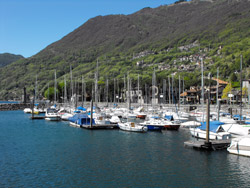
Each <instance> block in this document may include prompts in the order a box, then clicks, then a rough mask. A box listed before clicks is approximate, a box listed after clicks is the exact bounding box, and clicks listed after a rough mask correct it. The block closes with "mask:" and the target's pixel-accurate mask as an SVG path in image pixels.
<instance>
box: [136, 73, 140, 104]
mask: <svg viewBox="0 0 250 188" xmlns="http://www.w3.org/2000/svg"><path fill="white" fill-rule="evenodd" d="M137 81H138V83H137V84H138V88H137V103H138V104H139V98H140V96H139V91H140V90H139V88H140V80H139V74H138V80H137Z"/></svg>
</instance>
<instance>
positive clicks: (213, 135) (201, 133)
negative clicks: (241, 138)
mask: <svg viewBox="0 0 250 188" xmlns="http://www.w3.org/2000/svg"><path fill="white" fill-rule="evenodd" d="M222 125H224V123H223V122H220V121H210V123H209V138H210V139H211V140H227V139H230V138H231V134H230V133H229V132H226V131H225V130H224V129H223V127H222ZM206 128H207V127H206V122H201V126H199V127H197V128H189V130H190V133H191V135H192V136H194V137H196V138H201V139H206Z"/></svg>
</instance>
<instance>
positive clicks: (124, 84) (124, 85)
mask: <svg viewBox="0 0 250 188" xmlns="http://www.w3.org/2000/svg"><path fill="white" fill-rule="evenodd" d="M123 87H124V102H125V96H126V76H125V74H124V83H123Z"/></svg>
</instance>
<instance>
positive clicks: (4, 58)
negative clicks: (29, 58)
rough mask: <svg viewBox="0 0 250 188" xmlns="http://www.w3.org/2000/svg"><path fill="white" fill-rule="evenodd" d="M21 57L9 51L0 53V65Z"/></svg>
mask: <svg viewBox="0 0 250 188" xmlns="http://www.w3.org/2000/svg"><path fill="white" fill-rule="evenodd" d="M22 58H24V57H23V56H21V55H15V54H10V53H3V54H0V67H4V66H6V65H8V64H10V63H13V62H15V61H17V60H19V59H22Z"/></svg>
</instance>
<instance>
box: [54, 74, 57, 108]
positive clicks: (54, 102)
mask: <svg viewBox="0 0 250 188" xmlns="http://www.w3.org/2000/svg"><path fill="white" fill-rule="evenodd" d="M56 85H57V83H56V70H55V85H54V103H56Z"/></svg>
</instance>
